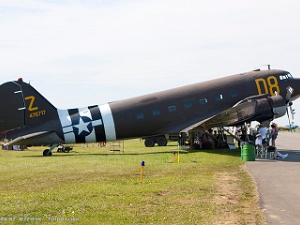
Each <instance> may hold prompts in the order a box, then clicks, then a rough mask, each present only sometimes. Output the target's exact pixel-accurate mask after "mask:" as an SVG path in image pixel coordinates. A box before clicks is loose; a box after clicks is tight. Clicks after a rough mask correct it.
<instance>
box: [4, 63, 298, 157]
mask: <svg viewBox="0 0 300 225" xmlns="http://www.w3.org/2000/svg"><path fill="white" fill-rule="evenodd" d="M299 96H300V79H296V78H293V76H292V75H291V74H290V73H289V72H288V71H284V70H274V69H269V70H255V71H250V72H245V73H240V74H236V75H231V76H227V77H223V78H218V79H215V80H211V81H205V82H200V83H195V84H190V85H186V86H183V87H178V88H173V89H170V90H165V91H161V92H157V93H153V94H148V95H143V96H138V97H134V98H129V99H125V100H120V101H113V102H109V103H106V104H101V105H92V106H88V107H83V108H72V109H57V108H55V107H54V106H53V105H52V104H51V103H50V102H49V101H48V100H47V99H45V98H44V97H43V96H42V95H41V94H40V93H39V92H38V91H36V90H35V89H34V88H33V87H32V86H31V85H30V84H28V83H26V82H24V81H23V79H22V78H20V79H18V80H17V81H10V82H6V83H4V84H2V85H1V86H0V131H5V135H6V138H7V139H8V140H9V142H8V143H6V145H48V146H50V148H48V149H46V150H44V152H43V155H44V156H51V155H52V150H53V149H54V148H55V147H57V146H58V145H59V144H60V143H62V144H68V143H88V142H103V141H115V140H120V139H131V138H140V137H151V136H156V135H165V134H173V133H179V132H186V131H189V130H192V129H208V128H211V127H224V126H238V125H243V124H245V123H249V122H251V121H258V122H260V123H262V122H265V121H267V122H270V121H272V120H273V119H275V118H278V117H281V116H283V115H285V114H286V112H287V106H288V103H290V102H292V101H294V100H295V99H297V98H298V97H299Z"/></svg>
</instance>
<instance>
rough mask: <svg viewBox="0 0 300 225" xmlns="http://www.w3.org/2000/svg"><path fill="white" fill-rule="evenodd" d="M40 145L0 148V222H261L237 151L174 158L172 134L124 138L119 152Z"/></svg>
mask: <svg viewBox="0 0 300 225" xmlns="http://www.w3.org/2000/svg"><path fill="white" fill-rule="evenodd" d="M43 150H44V148H42V147H31V148H29V149H28V150H26V151H0V223H3V222H5V220H10V218H12V219H11V220H14V224H24V223H32V222H40V221H42V222H43V224H47V223H49V224H53V222H54V221H55V222H56V224H66V223H68V224H220V223H227V224H249V223H252V224H262V223H264V217H263V214H262V212H261V210H260V208H259V206H258V197H257V193H256V188H255V185H254V183H253V182H252V179H251V177H250V176H249V174H248V173H247V172H246V171H245V169H244V162H243V161H242V160H241V159H240V152H239V151H233V150H208V151H194V152H193V151H185V150H181V151H180V163H178V162H177V158H176V156H174V154H173V152H174V151H176V150H177V145H176V143H175V142H174V143H170V144H169V146H167V147H154V148H145V147H143V143H142V142H140V140H128V141H125V151H124V153H117V152H115V153H111V152H110V151H109V150H110V146H109V143H108V144H107V146H106V147H105V148H98V147H91V146H89V147H88V148H82V147H81V145H76V146H75V148H74V150H73V151H71V152H70V153H55V152H54V154H53V156H51V157H43V156H41V155H42V151H43ZM141 161H145V163H146V166H145V168H144V175H143V180H142V182H140V175H141V166H140V164H141ZM22 220H27V221H28V222H24V221H22Z"/></svg>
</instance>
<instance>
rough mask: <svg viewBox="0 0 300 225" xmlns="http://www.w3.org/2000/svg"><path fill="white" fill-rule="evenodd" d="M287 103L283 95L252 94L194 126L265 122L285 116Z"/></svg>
mask: <svg viewBox="0 0 300 225" xmlns="http://www.w3.org/2000/svg"><path fill="white" fill-rule="evenodd" d="M285 112H286V103H285V101H284V99H283V97H282V96H280V95H278V96H252V97H249V98H246V99H244V100H242V101H240V102H238V103H237V104H236V105H234V106H233V107H231V108H229V109H227V110H224V111H222V112H220V113H218V114H216V115H215V116H212V117H210V118H208V119H207V120H204V121H202V122H200V123H198V124H197V126H194V127H193V128H195V127H197V128H200V129H209V128H212V127H224V126H236V125H241V124H243V123H245V122H246V123H249V122H251V121H258V122H260V123H261V122H263V121H267V120H272V119H275V118H277V117H279V116H283V115H284V114H285Z"/></svg>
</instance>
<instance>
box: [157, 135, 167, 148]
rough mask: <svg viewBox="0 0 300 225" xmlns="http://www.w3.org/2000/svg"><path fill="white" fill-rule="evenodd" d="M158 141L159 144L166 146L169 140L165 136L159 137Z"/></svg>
mask: <svg viewBox="0 0 300 225" xmlns="http://www.w3.org/2000/svg"><path fill="white" fill-rule="evenodd" d="M156 142H157V144H158V146H166V145H167V144H168V141H167V139H166V137H165V136H162V137H159V138H157V141H156Z"/></svg>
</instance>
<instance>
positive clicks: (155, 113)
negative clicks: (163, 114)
mask: <svg viewBox="0 0 300 225" xmlns="http://www.w3.org/2000/svg"><path fill="white" fill-rule="evenodd" d="M159 114H160V111H159V109H153V110H152V115H153V116H158V115H159Z"/></svg>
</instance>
